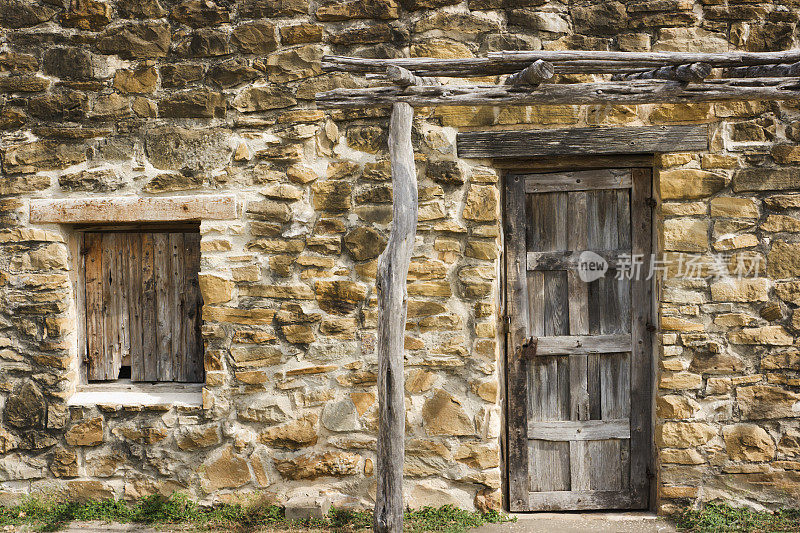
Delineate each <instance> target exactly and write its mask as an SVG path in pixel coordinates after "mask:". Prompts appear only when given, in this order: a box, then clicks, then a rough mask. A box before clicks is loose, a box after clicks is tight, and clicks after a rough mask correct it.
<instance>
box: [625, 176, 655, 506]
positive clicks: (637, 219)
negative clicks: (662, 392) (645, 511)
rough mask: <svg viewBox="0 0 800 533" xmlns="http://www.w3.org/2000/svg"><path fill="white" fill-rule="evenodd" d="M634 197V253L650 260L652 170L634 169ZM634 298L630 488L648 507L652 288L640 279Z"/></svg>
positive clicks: (637, 501)
mask: <svg viewBox="0 0 800 533" xmlns="http://www.w3.org/2000/svg"><path fill="white" fill-rule="evenodd" d="M632 181H633V191H632V194H631V220H632V232H633V235H632V239H631V241H632V242H631V244H632V249H633V253H635V254H643V255H644V256H645V257H649V254H650V253H651V252H652V241H651V228H652V209H651V208H650V205H649V200H650V197H651V195H652V175H651V171H650V170H649V169H634V171H633V180H632ZM631 288H632V291H631V298H632V301H634V302H636V307H635V311H634V312H633V313H632V316H631V320H632V323H631V338H632V341H633V352H632V353H631V365H630V366H631V377H630V390H631V405H632V408H631V440H630V446H631V454H630V461H631V462H630V480H631V483H630V486H631V490H632V492H633V495H634V498H635V499H636V503H637V505H638V506H639V507H645V506H647V503H648V499H649V498H648V497H649V491H648V487H649V480H648V478H647V469H648V464H649V457H650V446H651V432H652V429H651V427H650V415H651V402H652V398H651V387H652V382H651V373H652V368H651V357H652V345H651V342H652V337H651V335H650V333H649V331H648V328H647V326H648V323H649V321H650V312H651V310H650V302H651V301H652V296H653V295H652V284H651V283H650V281H647V280H644V279H640V280H638V281H636V282H634V283H633V284H632V287H631Z"/></svg>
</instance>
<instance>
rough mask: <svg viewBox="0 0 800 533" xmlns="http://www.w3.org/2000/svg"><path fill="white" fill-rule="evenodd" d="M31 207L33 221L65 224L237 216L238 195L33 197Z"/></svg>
mask: <svg viewBox="0 0 800 533" xmlns="http://www.w3.org/2000/svg"><path fill="white" fill-rule="evenodd" d="M30 209H31V213H30V219H31V222H51V223H52V222H56V223H62V224H63V223H71V224H75V223H90V222H93V223H96V222H175V221H181V220H228V219H232V218H236V217H237V206H236V197H235V196H233V195H196V196H172V197H132V196H110V197H104V198H98V197H94V198H87V199H59V200H32V201H31V203H30Z"/></svg>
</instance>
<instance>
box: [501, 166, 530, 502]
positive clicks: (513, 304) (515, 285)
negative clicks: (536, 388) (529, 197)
mask: <svg viewBox="0 0 800 533" xmlns="http://www.w3.org/2000/svg"><path fill="white" fill-rule="evenodd" d="M524 185H525V184H524V181H523V180H522V179H521V178H520V177H519V176H508V177H507V179H506V181H505V186H506V191H505V192H506V193H505V206H506V209H505V223H506V227H505V232H504V233H505V242H506V251H505V254H504V255H505V261H506V265H505V268H506V291H507V306H508V311H507V312H508V317H509V332H508V341H509V342H508V349H507V350H506V368H507V372H506V375H507V382H506V383H507V386H506V388H507V393H508V397H507V401H508V410H507V417H508V492H509V508H510V509H511V510H512V511H527V510H529V506H528V492H529V491H530V481H529V478H530V474H529V467H528V464H529V460H528V438H527V433H528V432H527V428H528V426H527V424H528V398H529V393H528V376H527V368H526V363H525V361H523V360H522V358H521V357H520V356H519V354H520V350H521V347H522V344H523V343H524V342H525V339H526V338H527V337H528V331H529V318H528V314H529V304H528V278H527V275H526V255H525V254H526V245H525V241H526V227H527V223H526V213H525V189H524ZM530 331H533V330H532V329H531V330H530Z"/></svg>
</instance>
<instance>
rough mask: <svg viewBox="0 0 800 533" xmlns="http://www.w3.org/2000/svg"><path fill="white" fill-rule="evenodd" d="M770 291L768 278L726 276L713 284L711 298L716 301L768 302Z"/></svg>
mask: <svg viewBox="0 0 800 533" xmlns="http://www.w3.org/2000/svg"><path fill="white" fill-rule="evenodd" d="M768 293H769V280H768V279H766V278H726V279H724V280H722V281H718V282H716V283H712V284H711V299H712V300H714V301H716V302H766V301H767V300H768V299H769V294H768Z"/></svg>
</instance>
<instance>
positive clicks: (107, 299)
mask: <svg viewBox="0 0 800 533" xmlns="http://www.w3.org/2000/svg"><path fill="white" fill-rule="evenodd" d="M116 252H117V234H115V233H106V234H105V235H103V332H104V334H105V335H104V336H105V338H104V340H103V342H104V343H105V346H106V360H105V367H106V369H105V378H104V379H116V378H117V376H118V375H119V374H118V367H117V362H118V361H120V346H119V315H118V314H117V300H118V298H117V283H118V280H117V279H116V276H117V272H116V258H117V253H116Z"/></svg>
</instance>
